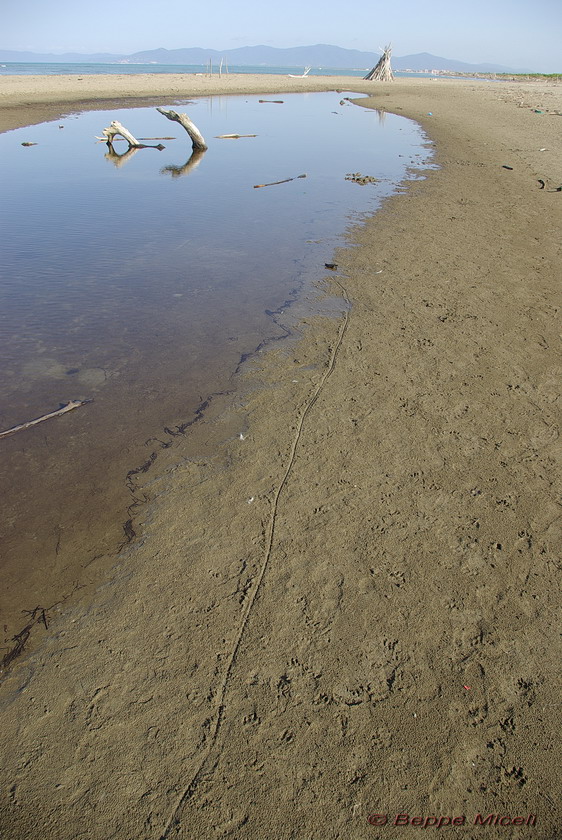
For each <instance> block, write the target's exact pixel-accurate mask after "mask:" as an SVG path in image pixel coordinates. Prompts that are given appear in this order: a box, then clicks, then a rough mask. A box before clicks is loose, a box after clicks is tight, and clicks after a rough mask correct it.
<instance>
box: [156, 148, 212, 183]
mask: <svg viewBox="0 0 562 840" xmlns="http://www.w3.org/2000/svg"><path fill="white" fill-rule="evenodd" d="M204 155H205V152H204V151H203V149H194V150H193V152H192V153H191V157H190V158H189V160H188V161H187V163H184V164H183V166H174V165H173V164H172V165H170V166H164V168H163V169H161V170H160V172H161V173H162V175H165V174H166V173H167V172H169V173H170V175H171V176H172V178H181V176H182V175H188V174H189V173H190V172H192V171H193V170H194V169H197V167H198V166H199V164H200V163H201V160H202V158H203V157H204Z"/></svg>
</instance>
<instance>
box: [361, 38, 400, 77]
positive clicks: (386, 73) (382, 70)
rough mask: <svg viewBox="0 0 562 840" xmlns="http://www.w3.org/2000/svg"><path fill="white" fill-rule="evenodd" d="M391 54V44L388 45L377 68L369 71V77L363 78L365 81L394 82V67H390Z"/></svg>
mask: <svg viewBox="0 0 562 840" xmlns="http://www.w3.org/2000/svg"><path fill="white" fill-rule="evenodd" d="M391 53H392V46H391V44H387V45H386V47H385V48H384V51H383V54H382V55H381V57H380V58H379V60H378V62H377V64H376V66H375V67H373V69H372V70H369V72H368V73H367V75H366V76H363V79H367V80H368V81H375V82H392V81H393V79H394V75H393V73H392V67H391V66H390V55H391Z"/></svg>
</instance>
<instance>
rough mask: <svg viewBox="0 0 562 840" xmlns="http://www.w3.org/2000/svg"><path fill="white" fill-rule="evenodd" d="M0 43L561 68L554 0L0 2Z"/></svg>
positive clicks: (559, 9)
mask: <svg viewBox="0 0 562 840" xmlns="http://www.w3.org/2000/svg"><path fill="white" fill-rule="evenodd" d="M0 11H1V18H0V19H1V21H2V24H1V28H0V48H3V49H7V50H8V49H9V50H31V51H33V52H48V53H62V52H79V53H94V52H96V53H97V52H109V53H120V54H126V55H128V54H130V53H133V52H137V51H140V50H147V49H156V48H158V47H165V48H167V49H179V48H181V47H204V48H206V49H216V50H227V49H233V48H235V47H243V46H252V45H255V44H267V45H269V46H272V47H294V46H304V45H308V44H334V45H336V46H339V47H346V48H348V49H358V50H368V51H374V52H378V51H379V47H382V46H384V45H385V44H387V43H389V42H391V43H392V46H393V52H394V55H396V56H403V55H410V54H413V53H420V52H429V53H432V54H433V55H438V56H443V57H445V58H455V59H457V60H458V61H466V62H469V63H471V64H479V63H481V62H493V63H497V64H503V65H506V66H508V67H513V68H518V67H528V68H529V69H532V70H535V71H536V72H541V73H556V72H562V0H466V1H465V2H462V0H398V2H392V0H390V2H388V0H384V2H382V0H349V2H347V3H342V2H341V0H338V2H336V0H298V2H297V0H283V2H281V3H266V2H264V0H238V2H233V0H212V2H208V3H205V4H202V3H195V2H190V0H134V2H133V0H95V2H82V1H81V0H24V2H21V3H16V2H14V1H13V0H0Z"/></svg>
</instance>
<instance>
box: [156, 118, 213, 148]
mask: <svg viewBox="0 0 562 840" xmlns="http://www.w3.org/2000/svg"><path fill="white" fill-rule="evenodd" d="M156 110H157V111H158V113H159V114H162V116H163V117H166V118H167V119H169V120H172V121H173V122H177V123H179V124H180V125H181V126H182V128H185V130H186V131H187V133H188V134H189V137H190V139H191V142H192V144H193V149H194V150H195V149H197V150H199V151H201V152H204V151H206V149H207V148H208V146H207V144H206V143H205V139H204V137H203V135H202V134H201V132H200V131H199V129H198V128H197V126H196V125H195V123H193V122H192V121H191V120H190V119H189V117H188V116H187V114H178V113H176V111H165V110H164V108H157V109H156Z"/></svg>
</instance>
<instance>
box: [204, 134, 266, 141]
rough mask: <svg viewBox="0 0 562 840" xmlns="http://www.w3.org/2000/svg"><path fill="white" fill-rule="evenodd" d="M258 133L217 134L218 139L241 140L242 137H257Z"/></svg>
mask: <svg viewBox="0 0 562 840" xmlns="http://www.w3.org/2000/svg"><path fill="white" fill-rule="evenodd" d="M257 136H258V135H257V134H216V135H215V137H216V138H217V140H240V138H241V137H257Z"/></svg>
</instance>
